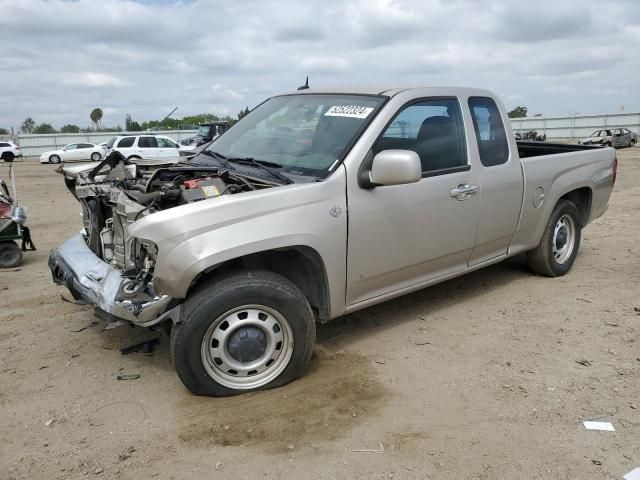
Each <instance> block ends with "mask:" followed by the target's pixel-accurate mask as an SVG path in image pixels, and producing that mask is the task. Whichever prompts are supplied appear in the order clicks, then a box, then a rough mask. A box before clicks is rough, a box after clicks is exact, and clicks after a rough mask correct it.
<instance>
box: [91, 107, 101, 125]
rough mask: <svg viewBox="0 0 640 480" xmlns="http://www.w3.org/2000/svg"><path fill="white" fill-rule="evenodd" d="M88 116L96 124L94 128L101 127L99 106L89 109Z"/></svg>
mask: <svg viewBox="0 0 640 480" xmlns="http://www.w3.org/2000/svg"><path fill="white" fill-rule="evenodd" d="M89 118H90V119H91V121H92V122H93V123H94V125H95V126H96V130H100V129H101V128H102V109H101V108H94V109H93V110H91V113H90V114H89Z"/></svg>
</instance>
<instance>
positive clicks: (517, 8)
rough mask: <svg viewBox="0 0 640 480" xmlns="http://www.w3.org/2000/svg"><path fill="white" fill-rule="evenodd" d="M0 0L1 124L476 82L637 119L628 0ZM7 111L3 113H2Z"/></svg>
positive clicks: (538, 101) (528, 101) (517, 96)
mask: <svg viewBox="0 0 640 480" xmlns="http://www.w3.org/2000/svg"><path fill="white" fill-rule="evenodd" d="M602 5H603V4H602V2H601V1H598V0H564V1H563V2H558V1H557V0H539V1H538V2H537V3H536V4H535V5H534V4H531V3H522V2H513V1H511V0H501V1H500V0H344V1H341V2H326V1H321V0H308V1H305V2H300V1H299V0H260V1H258V0H245V1H242V2H228V1H227V2H224V1H222V0H215V1H192V2H189V1H177V2H171V1H165V0H162V1H153V2H152V1H149V0H145V1H142V2H134V1H131V0H101V1H93V0H75V1H64V0H49V1H43V0H20V1H15V0H0V45H2V49H0V66H1V67H0V68H2V72H3V73H7V74H6V75H3V77H2V95H1V97H2V98H1V102H2V104H3V108H2V109H1V110H0V127H4V128H8V127H10V126H18V125H19V124H20V123H21V122H22V120H23V119H24V118H25V117H26V116H32V117H34V119H35V120H36V121H37V122H49V123H52V124H53V125H55V126H58V127H59V126H61V125H62V124H63V123H70V122H74V123H77V124H79V125H81V126H85V125H87V124H88V120H87V119H88V112H90V111H91V109H92V108H95V107H96V106H101V108H102V109H103V111H104V117H103V122H104V123H105V125H117V124H123V123H124V116H125V115H126V114H127V113H129V114H131V115H132V116H133V117H134V118H135V119H136V120H139V121H141V120H146V119H154V118H161V117H162V116H164V115H165V114H166V112H168V111H170V110H171V109H172V108H173V107H175V106H178V107H179V109H180V110H179V112H180V113H181V114H183V115H188V114H194V113H200V112H212V113H218V114H220V115H225V114H231V115H235V114H236V113H237V112H238V111H239V110H240V109H242V108H244V107H245V106H249V107H252V106H255V105H256V104H258V103H259V102H260V101H262V100H263V99H264V98H266V97H268V96H270V95H273V94H277V93H281V92H283V91H291V90H293V89H295V88H296V87H297V86H298V85H301V84H302V83H303V82H304V79H305V77H306V76H307V75H309V76H310V84H311V86H312V87H313V86H320V85H339V84H376V85H380V84H383V85H407V84H411V85H448V84H449V85H469V86H478V87H485V88H490V89H493V90H495V91H496V93H498V94H499V95H502V96H503V97H504V100H505V102H506V103H507V106H508V107H512V106H515V105H516V104H523V105H526V106H527V107H529V111H531V112H533V111H535V112H540V113H544V114H546V115H549V114H554V113H563V112H565V111H566V110H567V109H568V108H572V109H575V110H578V111H582V112H589V111H595V110H598V111H600V110H602V109H603V108H604V109H605V110H606V109H607V108H608V107H606V106H605V107H603V105H609V106H610V109H611V110H617V109H618V108H619V105H622V104H624V105H625V111H640V92H639V90H638V89H637V83H638V72H639V71H640V56H638V55H636V52H635V51H634V50H633V47H634V46H635V45H637V43H638V40H639V39H640V13H639V12H640V10H638V9H637V8H635V6H636V2H635V1H634V0H610V1H609V2H607V4H606V8H603V6H602ZM6 105H9V106H10V108H5V106H6Z"/></svg>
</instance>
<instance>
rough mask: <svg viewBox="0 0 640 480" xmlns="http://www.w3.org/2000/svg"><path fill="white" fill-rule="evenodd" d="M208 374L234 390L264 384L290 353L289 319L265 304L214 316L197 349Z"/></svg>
mask: <svg viewBox="0 0 640 480" xmlns="http://www.w3.org/2000/svg"><path fill="white" fill-rule="evenodd" d="M200 353H201V358H202V363H203V365H204V368H205V370H206V371H207V374H208V375H209V376H210V377H211V378H212V379H213V380H215V381H216V382H217V383H219V384H220V385H223V386H225V387H228V388H232V389H236V390H248V389H253V388H258V387H261V386H264V385H266V384H268V383H270V382H271V381H273V380H274V379H275V378H277V377H278V376H279V375H280V374H281V373H282V371H283V370H284V369H285V368H286V367H287V365H288V364H289V361H290V360H291V355H292V354H293V332H292V330H291V326H290V325H289V322H288V321H287V320H286V319H285V318H284V316H282V315H281V314H280V313H279V312H277V311H276V310H274V309H272V308H269V307H266V306H264V305H244V306H241V307H237V308H233V309H231V310H229V311H227V312H225V313H223V314H222V315H220V316H219V317H218V318H216V319H215V320H214V321H213V322H212V323H211V325H210V326H209V328H208V329H207V331H206V332H205V334H204V337H203V339H202V345H201V349H200Z"/></svg>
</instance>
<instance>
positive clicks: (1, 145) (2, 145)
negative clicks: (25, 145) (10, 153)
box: [0, 143, 9, 147]
mask: <svg viewBox="0 0 640 480" xmlns="http://www.w3.org/2000/svg"><path fill="white" fill-rule="evenodd" d="M8 146H9V144H8V143H0V147H8Z"/></svg>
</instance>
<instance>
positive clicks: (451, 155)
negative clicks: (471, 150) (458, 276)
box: [346, 97, 480, 305]
mask: <svg viewBox="0 0 640 480" xmlns="http://www.w3.org/2000/svg"><path fill="white" fill-rule="evenodd" d="M387 150H403V151H407V150H411V151H413V152H415V153H417V154H418V156H419V157H420V162H421V166H422V178H421V180H420V181H418V182H416V183H408V184H403V185H390V186H375V187H374V188H364V187H363V186H361V185H359V184H358V183H357V182H348V187H347V188H348V191H347V195H348V201H349V241H348V255H347V294H346V304H347V305H356V304H358V303H361V302H366V301H367V300H370V299H373V298H375V297H379V296H381V295H386V294H390V295H393V294H394V292H396V294H399V293H402V292H403V290H406V289H411V288H412V287H414V288H418V287H419V286H420V285H421V284H423V283H425V282H428V281H430V280H432V279H434V278H437V277H439V276H443V275H447V274H451V273H454V272H458V271H463V270H464V269H466V268H467V261H468V259H469V255H470V253H471V250H472V248H473V246H474V241H475V235H476V227H477V223H478V214H479V206H480V198H479V195H478V193H479V184H478V181H479V178H478V173H477V171H476V170H475V168H472V165H471V163H470V158H469V155H468V149H467V145H466V139H465V129H464V121H463V115H462V109H461V107H460V104H459V101H458V99H457V98H454V97H435V98H421V99H416V100H412V101H410V102H409V103H408V104H405V105H404V106H402V107H401V108H400V109H399V111H398V112H397V113H396V114H395V116H394V117H393V119H392V120H391V121H390V122H389V123H388V125H387V126H386V128H385V129H384V131H383V133H382V135H381V136H380V137H379V138H378V140H376V141H375V143H374V144H373V148H372V150H371V151H370V152H369V154H368V155H367V158H366V159H365V160H364V162H363V164H362V165H361V167H360V168H361V169H363V168H365V172H366V168H367V164H369V165H371V163H372V162H373V161H374V159H375V155H376V154H378V153H380V152H382V151H387Z"/></svg>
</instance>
